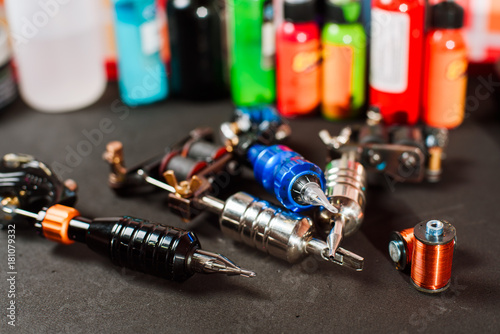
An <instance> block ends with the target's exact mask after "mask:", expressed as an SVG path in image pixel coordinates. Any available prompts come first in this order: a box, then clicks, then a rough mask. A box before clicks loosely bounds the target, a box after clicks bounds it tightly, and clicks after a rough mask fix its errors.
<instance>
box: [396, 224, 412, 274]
mask: <svg viewBox="0 0 500 334" xmlns="http://www.w3.org/2000/svg"><path fill="white" fill-rule="evenodd" d="M399 234H400V235H401V237H402V238H403V240H404V242H405V246H406V264H407V265H410V264H411V257H412V254H413V243H414V240H415V238H414V237H413V227H412V228H407V229H406V230H402V231H401V232H399Z"/></svg>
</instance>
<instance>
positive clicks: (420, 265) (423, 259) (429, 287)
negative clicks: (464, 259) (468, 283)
mask: <svg viewBox="0 0 500 334" xmlns="http://www.w3.org/2000/svg"><path fill="white" fill-rule="evenodd" d="M443 223H444V224H445V232H444V233H445V234H443V236H442V237H441V240H440V241H436V240H431V239H429V237H427V239H426V238H425V237H423V236H424V234H423V230H424V229H425V227H424V224H422V223H421V224H419V225H417V226H416V227H415V230H414V233H415V238H414V243H413V247H414V249H413V257H412V263H411V279H412V282H413V284H414V285H415V287H416V288H417V289H418V290H420V291H423V292H429V293H436V292H441V291H444V290H445V289H447V288H448V286H449V283H450V279H451V268H452V262H453V250H454V248H455V228H454V227H453V226H452V225H451V224H450V223H448V222H444V221H443ZM417 229H418V231H417Z"/></svg>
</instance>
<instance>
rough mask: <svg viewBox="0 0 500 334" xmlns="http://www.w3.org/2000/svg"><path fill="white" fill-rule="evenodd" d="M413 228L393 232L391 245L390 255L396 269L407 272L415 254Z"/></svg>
mask: <svg viewBox="0 0 500 334" xmlns="http://www.w3.org/2000/svg"><path fill="white" fill-rule="evenodd" d="M413 242H414V236H413V227H412V228H407V229H406V230H402V231H400V232H393V233H392V235H391V242H390V243H389V254H390V256H391V259H392V261H393V262H394V264H395V266H396V269H398V270H401V271H405V270H407V269H409V268H410V265H411V258H412V253H413Z"/></svg>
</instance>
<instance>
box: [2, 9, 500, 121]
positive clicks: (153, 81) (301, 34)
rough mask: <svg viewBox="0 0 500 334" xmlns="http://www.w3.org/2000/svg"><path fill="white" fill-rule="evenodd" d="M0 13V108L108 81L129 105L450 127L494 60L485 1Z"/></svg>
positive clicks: (75, 101)
mask: <svg viewBox="0 0 500 334" xmlns="http://www.w3.org/2000/svg"><path fill="white" fill-rule="evenodd" d="M0 20H1V32H0V48H1V50H0V68H1V75H0V80H1V82H0V108H2V109H4V108H7V107H8V106H9V105H10V104H11V102H12V101H14V100H15V99H17V98H21V99H23V100H24V101H25V102H26V103H27V104H28V105H29V106H30V107H32V108H34V109H36V110H39V111H42V112H50V113H56V112H68V111H73V110H78V109H82V108H86V107H88V106H89V105H92V104H93V103H95V102H96V101H97V100H98V99H99V98H100V97H101V95H102V94H103V93H104V91H105V89H106V86H107V83H108V82H114V81H117V82H118V85H119V92H120V93H119V94H120V96H119V97H120V99H121V101H123V102H124V103H125V104H127V105H129V106H140V105H147V104H152V103H156V102H159V101H162V100H165V99H172V98H178V99H184V100H191V101H207V100H221V99H229V98H231V99H232V101H233V103H234V104H235V105H236V106H255V105H262V104H276V106H277V108H278V110H279V112H280V113H281V114H282V115H283V116H286V117H297V116H304V115H315V114H322V115H323V117H324V118H326V119H328V120H333V121H335V120H343V119H348V118H353V117H362V115H364V114H365V111H366V110H368V109H369V110H373V111H376V112H378V113H380V114H381V116H382V119H383V120H384V121H385V122H386V123H388V124H394V123H397V124H400V123H403V124H406V123H408V124H415V123H418V122H422V123H424V124H426V125H428V126H433V127H445V128H449V129H451V128H454V127H456V126H458V125H459V124H460V123H461V122H462V121H463V118H464V113H465V110H466V109H467V108H468V106H471V107H473V104H474V100H473V99H472V100H469V99H468V97H467V96H466V85H467V76H468V75H483V76H484V75H486V77H488V75H495V78H494V79H489V80H498V79H497V78H496V76H497V71H495V68H499V69H500V65H498V63H499V62H498V60H499V59H500V2H498V1H494V0H475V1H471V0H456V1H438V0H425V1H424V0H373V1H370V0H363V1H362V0H274V1H271V0H169V1H167V0H85V1H82V0H1V1H0ZM494 86H495V85H493V89H495V87H494ZM18 95H19V97H18Z"/></svg>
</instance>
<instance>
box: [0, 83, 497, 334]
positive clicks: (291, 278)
mask: <svg viewBox="0 0 500 334" xmlns="http://www.w3.org/2000/svg"><path fill="white" fill-rule="evenodd" d="M480 85H482V83H481V81H479V80H477V78H476V79H474V80H472V83H471V85H470V89H469V95H468V96H469V99H468V105H469V107H468V112H467V116H468V117H467V119H466V121H465V123H464V124H463V125H462V126H461V127H460V128H459V129H457V130H454V131H452V133H451V138H450V144H449V148H448V151H447V152H448V154H447V159H446V161H445V162H444V174H443V179H442V181H441V182H440V183H438V184H429V183H423V184H416V185H415V184H395V185H392V186H389V185H388V184H386V185H384V184H382V185H378V186H371V187H369V191H368V199H367V201H368V205H367V208H366V218H365V221H364V223H363V227H362V228H361V230H360V231H359V232H357V233H356V234H355V235H353V236H351V237H349V238H346V239H345V240H344V241H343V244H342V245H343V247H344V248H346V249H348V250H351V251H353V252H355V253H357V254H360V255H361V256H364V257H365V268H364V270H363V271H362V272H354V271H351V270H349V269H346V268H342V267H340V266H336V265H334V264H329V263H326V262H325V263H320V262H318V261H317V260H314V259H312V258H309V259H306V260H305V261H303V262H302V263H300V264H296V265H290V264H288V263H286V262H284V261H281V260H278V259H275V258H272V257H270V256H267V255H265V254H263V253H260V252H259V251H257V250H254V249H251V248H249V247H247V246H244V245H240V244H237V243H235V242H233V241H231V240H228V239H225V238H224V236H223V235H222V234H221V232H220V231H219V229H218V228H217V225H216V224H215V223H214V222H210V221H209V220H205V219H200V220H197V221H195V222H192V223H191V224H190V225H187V224H185V223H183V222H181V221H180V219H179V218H177V217H176V216H174V215H173V214H171V213H169V211H168V209H167V208H166V206H165V196H164V195H165V194H162V193H155V194H151V195H144V196H142V197H128V198H119V197H117V196H115V194H114V193H113V192H112V191H111V190H110V189H109V188H108V187H107V175H108V167H107V165H106V164H105V163H104V162H103V160H102V158H101V155H102V152H103V151H104V148H105V144H106V143H107V142H108V141H111V140H121V141H123V143H124V145H125V159H126V163H128V165H129V166H130V165H133V164H135V163H138V162H141V161H143V160H145V159H147V158H149V157H151V156H154V155H156V154H157V153H158V152H160V151H161V150H162V149H163V148H164V147H165V146H167V145H169V144H171V143H173V142H174V141H176V140H178V139H180V138H182V137H183V136H184V135H186V133H187V132H188V131H189V130H191V129H193V128H195V127H197V126H202V125H203V126H211V127H217V126H218V125H219V124H220V123H221V122H223V121H226V120H228V118H229V117H230V115H231V112H232V106H231V103H230V101H223V102H209V103H192V102H185V101H176V100H169V101H167V102H165V103H161V104H157V105H154V106H150V107H141V108H136V109H134V108H130V109H126V108H125V109H123V108H122V107H121V106H122V105H121V104H120V103H119V101H118V100H117V96H118V94H117V88H116V86H114V85H110V86H109V87H108V89H107V91H106V94H105V96H104V97H103V98H102V99H101V100H100V101H99V102H98V103H96V104H95V105H93V106H92V107H89V108H87V109H86V110H82V111H78V112H74V113H68V114H56V115H51V114H44V113H39V112H36V111H32V110H31V109H30V108H29V107H27V106H26V105H25V104H23V103H22V102H20V101H18V102H16V103H15V104H14V105H12V106H11V107H9V108H8V109H7V110H5V111H4V112H2V114H1V115H0V136H1V137H0V140H1V141H0V148H1V149H0V153H1V154H2V155H3V154H5V153H9V152H19V153H29V154H32V155H35V156H36V157H37V158H39V159H40V160H42V161H45V162H46V163H48V164H50V165H52V166H58V167H59V168H60V174H62V175H61V176H62V178H64V179H66V178H72V179H74V180H75V181H77V183H78V184H79V191H78V194H79V199H78V202H77V205H76V207H77V208H78V209H79V211H80V212H81V213H82V215H83V216H88V217H100V216H104V217H106V216H120V215H125V214H126V215H131V216H136V217H141V218H146V219H150V220H153V221H157V222H161V223H165V224H169V225H173V226H177V227H184V228H190V229H192V230H193V231H194V232H195V233H196V234H197V235H198V237H199V238H200V240H201V243H202V246H203V248H204V249H207V250H212V251H217V252H220V253H223V254H224V255H226V256H227V257H229V258H230V259H232V260H233V261H234V262H236V263H237V264H239V265H241V266H242V267H245V268H249V269H252V270H255V271H256V272H257V274H258V276H257V277H256V278H254V279H247V278H240V277H226V276H222V275H195V276H194V277H192V278H191V279H190V280H188V281H186V282H184V283H174V282H169V281H165V280H162V279H159V278H154V277H151V276H147V275H143V274H139V273H136V272H133V271H130V270H125V269H121V268H118V267H115V266H114V265H112V264H111V263H110V262H109V260H108V259H106V258H102V257H100V256H99V255H97V254H94V253H93V252H92V251H90V250H89V249H87V247H86V246H85V245H82V244H73V245H71V246H63V245H56V244H54V243H52V242H49V241H47V240H44V239H42V238H39V237H38V236H36V235H35V234H34V233H33V231H32V230H29V229H22V228H19V229H18V230H17V231H16V252H17V253H16V254H17V258H16V265H17V272H18V275H17V281H16V290H17V291H16V306H17V309H16V313H17V319H16V328H15V329H14V330H12V328H8V327H10V326H7V318H6V314H7V311H6V308H7V307H8V305H7V292H8V286H7V281H6V276H7V274H6V272H7V233H6V231H0V296H1V297H0V304H1V305H0V310H1V311H0V314H1V315H2V316H1V318H0V319H1V320H0V332H2V333H4V332H19V333H56V332H65V333H80V332H81V333H87V332H93V333H122V332H124V333H141V332H143V333H154V332H195V333H207V332H210V333H212V332H216V333H222V332H243V333H252V332H307V333H326V332H329V333H332V332H383V333H385V332H392V333H402V332H410V333H414V332H415V333H419V332H421V333H422V332H448V333H452V332H474V333H480V332H490V333H498V332H499V330H500V320H499V319H500V294H499V292H500V280H499V279H500V258H499V256H498V253H499V252H500V244H499V242H498V238H499V236H500V213H499V212H500V211H499V210H498V209H499V195H498V191H499V190H500V177H499V172H500V154H499V153H500V121H499V117H498V115H499V112H498V102H497V99H496V97H495V95H494V94H485V93H484V92H485V90H483V91H480V92H479V93H478V92H477V91H476V88H477V87H479V86H480ZM487 89H488V87H486V91H487ZM486 95H488V96H486ZM476 102H477V103H476ZM345 124H346V123H328V122H326V121H324V120H322V119H321V118H320V117H313V118H307V119H300V120H292V121H291V125H292V129H293V134H292V137H291V138H290V139H289V140H288V142H287V144H288V145H289V146H291V147H292V148H294V149H295V150H297V151H298V152H300V153H302V154H303V155H304V156H305V157H306V158H308V159H309V160H312V161H313V162H316V163H318V164H319V165H321V166H323V165H324V161H325V157H326V150H325V147H324V145H323V144H322V143H321V141H320V139H319V137H318V136H317V133H318V131H319V130H321V129H323V128H327V129H329V130H330V131H331V132H333V133H336V132H338V131H339V130H340V129H341V127H342V126H344V125H345ZM102 127H104V129H105V132H107V133H104V132H102V131H101V132H102V133H103V135H102V139H101V140H97V139H99V136H96V137H95V138H96V141H95V143H94V144H92V145H91V146H88V145H87V147H84V148H83V152H85V154H86V155H87V156H83V157H81V159H75V158H74V157H70V154H69V153H68V152H70V151H72V150H77V149H78V147H79V146H78V145H84V146H85V145H86V144H82V142H83V141H86V140H87V139H86V137H85V134H84V132H85V130H86V131H88V132H91V131H92V130H95V129H100V128H102ZM80 149H82V147H80ZM233 189H234V190H246V191H249V192H252V193H253V194H256V195H259V196H263V197H265V198H268V199H270V197H269V196H267V195H265V194H264V192H263V191H262V190H261V189H260V188H259V187H258V186H257V185H255V183H253V182H252V180H251V179H249V180H248V181H246V182H240V181H239V182H238V184H234V183H233V184H232V185H231V186H229V188H228V189H227V190H228V191H229V192H230V191H232V190H233ZM266 196H267V197H266ZM431 218H443V219H447V220H449V221H450V222H452V224H454V226H455V227H456V229H457V236H458V245H457V248H456V251H455V254H454V260H453V272H452V283H451V287H450V289H449V290H448V291H446V292H444V293H442V294H441V295H426V294H423V293H420V292H418V291H417V290H416V289H415V288H413V287H412V286H411V284H410V281H409V280H410V278H409V277H408V276H407V275H405V274H402V273H400V272H398V271H396V270H395V269H394V267H393V265H392V263H391V261H390V259H389V256H388V252H387V245H388V240H389V235H390V232H391V231H393V230H402V229H404V228H408V227H413V226H414V225H416V224H417V223H418V222H419V221H422V220H424V219H431Z"/></svg>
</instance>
